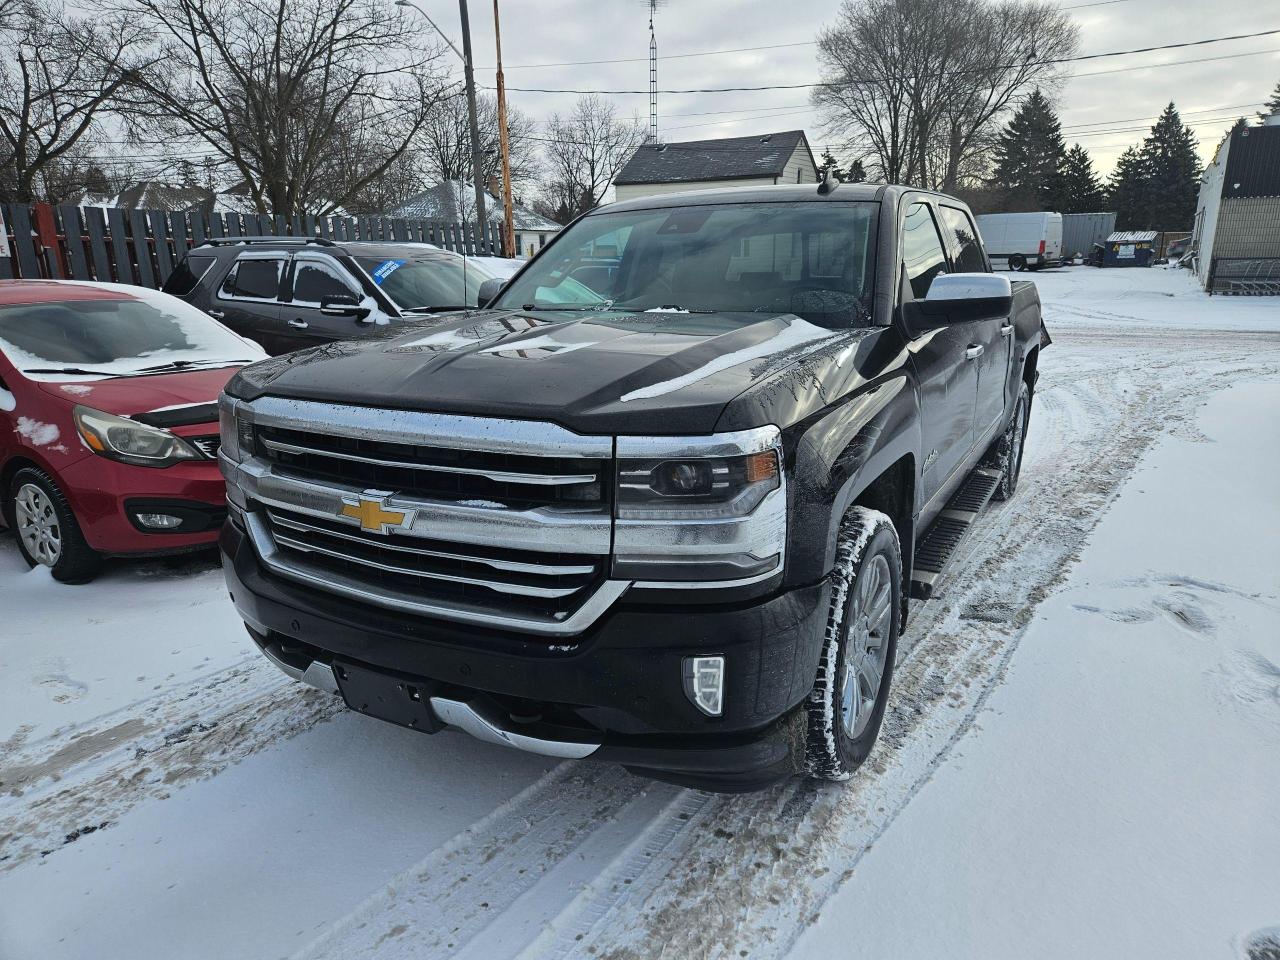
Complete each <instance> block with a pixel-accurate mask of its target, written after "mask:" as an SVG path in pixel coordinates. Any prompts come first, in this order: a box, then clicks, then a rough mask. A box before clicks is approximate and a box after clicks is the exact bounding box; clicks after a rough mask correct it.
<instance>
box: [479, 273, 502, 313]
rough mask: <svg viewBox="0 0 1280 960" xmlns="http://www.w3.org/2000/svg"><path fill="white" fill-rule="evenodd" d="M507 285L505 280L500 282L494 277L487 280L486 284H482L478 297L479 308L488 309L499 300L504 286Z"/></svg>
mask: <svg viewBox="0 0 1280 960" xmlns="http://www.w3.org/2000/svg"><path fill="white" fill-rule="evenodd" d="M505 283H506V281H505V280H499V279H498V278H497V277H494V278H493V279H491V280H486V281H485V282H484V283H482V284H480V292H479V294H478V295H477V300H478V301H479V306H481V307H487V306H488V305H489V304H491V303H493V301H495V300H497V299H498V294H500V293H501V292H502V286H503V284H505Z"/></svg>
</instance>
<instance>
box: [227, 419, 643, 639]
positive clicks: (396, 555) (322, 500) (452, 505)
mask: <svg viewBox="0 0 1280 960" xmlns="http://www.w3.org/2000/svg"><path fill="white" fill-rule="evenodd" d="M237 416H238V417H241V418H243V419H244V420H245V421H247V422H248V423H251V424H252V425H253V430H252V440H253V446H252V448H251V449H244V450H242V451H241V455H242V459H241V460H240V461H239V462H233V461H230V460H227V459H225V458H224V460H223V467H224V471H225V472H226V475H227V481H228V492H229V494H231V495H232V502H233V504H234V505H235V506H237V507H238V508H239V510H240V511H241V512H240V513H239V514H238V516H239V517H240V519H241V521H242V522H243V524H244V526H245V529H246V530H247V531H248V533H249V535H250V539H251V541H252V542H253V545H254V548H255V550H256V551H257V553H258V555H259V558H260V559H261V560H262V563H263V565H264V566H265V567H266V568H267V569H268V570H270V571H272V572H273V573H275V574H277V575H279V576H282V577H285V578H287V579H291V580H294V581H298V582H301V583H304V584H306V585H308V586H310V587H313V588H314V589H317V590H323V591H327V592H330V593H335V594H340V595H343V596H346V597H350V598H352V599H355V600H358V601H360V602H363V603H368V604H373V605H375V606H380V607H384V608H389V609H394V610H400V611H405V612H409V613H414V614H419V615H422V616H427V617H439V618H442V619H448V620H454V621H460V622H465V623H474V624H479V625H483V626H488V627H491V628H495V629H502V628H507V629H513V630H518V631H523V632H529V633H541V634H550V635H567V634H574V633H580V632H581V631H582V630H584V629H585V628H586V627H588V626H590V625H591V623H593V622H594V621H595V620H596V619H597V618H598V617H599V616H600V614H601V613H603V611H604V610H606V609H608V607H609V606H610V605H611V604H612V603H613V602H614V601H615V600H616V599H617V598H618V597H620V596H621V595H622V594H623V593H624V592H625V591H626V590H627V589H628V587H629V586H630V583H628V582H620V581H614V580H610V579H608V574H609V555H610V546H611V542H612V497H611V491H612V486H613V479H612V459H611V458H612V452H613V450H612V440H611V438H597V437H582V436H580V435H577V434H573V433H570V432H569V431H567V430H564V429H563V428H560V427H557V426H555V425H553V424H547V423H521V422H516V421H509V420H490V419H485V418H479V417H461V416H445V415H437V414H426V413H415V412H410V411H387V410H369V409H364V408H357V407H347V406H342V405H336V404H323V403H313V402H309V401H293V400H281V399H278V398H271V397H267V398H262V399H260V400H257V401H254V402H253V403H252V404H244V403H241V404H239V405H238V409H237ZM363 508H370V509H373V510H374V511H375V513H377V515H378V517H379V518H381V517H382V516H383V515H384V514H389V515H390V516H392V517H394V518H396V519H395V520H394V521H393V522H390V523H383V522H382V521H381V519H379V521H378V522H377V523H376V524H375V523H374V521H372V520H367V519H366V518H365V517H364V515H363V514H362V509H363Z"/></svg>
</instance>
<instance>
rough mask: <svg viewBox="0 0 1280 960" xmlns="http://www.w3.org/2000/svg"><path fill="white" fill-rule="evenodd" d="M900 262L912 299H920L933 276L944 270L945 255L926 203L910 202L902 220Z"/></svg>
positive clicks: (922, 297) (945, 270) (926, 290)
mask: <svg viewBox="0 0 1280 960" xmlns="http://www.w3.org/2000/svg"><path fill="white" fill-rule="evenodd" d="M902 264H903V266H904V267H905V268H906V274H907V283H908V284H910V285H911V295H912V297H913V299H916V300H923V299H924V298H925V296H926V295H927V294H928V292H929V287H930V286H931V285H932V284H933V278H934V277H936V276H937V275H938V274H940V273H946V272H947V255H946V253H945V252H943V249H942V238H941V237H939V236H938V226H937V224H936V223H934V221H933V213H932V212H931V211H930V210H929V205H928V204H927V203H914V204H912V205H911V207H910V208H909V209H908V210H907V216H906V219H905V220H903V222H902Z"/></svg>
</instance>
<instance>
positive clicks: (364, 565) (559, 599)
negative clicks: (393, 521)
mask: <svg viewBox="0 0 1280 960" xmlns="http://www.w3.org/2000/svg"><path fill="white" fill-rule="evenodd" d="M266 518H267V523H268V526H269V528H270V531H271V536H272V539H274V540H275V542H276V545H277V546H278V547H280V548H281V549H282V550H284V551H286V552H292V553H295V554H305V555H307V559H308V560H310V561H311V562H312V563H314V564H315V565H316V566H317V567H318V568H322V569H333V570H336V571H341V572H343V573H346V574H349V575H352V576H357V577H360V578H361V579H363V580H365V581H367V582H369V583H370V584H382V585H388V586H392V587H394V588H395V589H397V590H401V591H405V592H411V593H419V594H422V595H424V596H425V595H430V596H433V597H437V598H445V597H447V598H450V599H454V600H458V601H463V602H465V601H468V600H470V601H474V602H475V603H477V604H495V603H496V604H500V603H503V602H508V603H512V602H514V603H516V604H517V605H521V606H524V607H537V608H539V609H541V610H542V611H543V612H545V613H548V614H552V615H554V614H557V613H560V612H562V611H565V610H570V609H572V608H573V607H574V606H576V604H577V603H578V602H580V601H581V595H582V594H583V592H584V591H586V590H587V589H588V588H590V587H591V586H592V585H593V584H594V583H595V582H596V581H597V580H598V579H599V578H600V577H601V576H602V574H603V569H604V558H603V557H592V556H589V555H583V554H560V553H537V552H533V551H527V550H507V549H502V548H497V547H480V546H469V545H459V544H456V543H448V542H442V541H436V540H426V539H422V538H419V537H408V536H399V535H395V534H391V535H387V536H383V535H381V534H375V533H366V532H364V531H363V530H360V529H359V528H355V529H353V528H351V527H348V526H344V525H342V524H340V523H338V522H336V521H328V520H322V519H318V518H316V517H311V516H308V515H306V514H301V513H295V512H292V511H287V510H278V509H268V510H267V511H266Z"/></svg>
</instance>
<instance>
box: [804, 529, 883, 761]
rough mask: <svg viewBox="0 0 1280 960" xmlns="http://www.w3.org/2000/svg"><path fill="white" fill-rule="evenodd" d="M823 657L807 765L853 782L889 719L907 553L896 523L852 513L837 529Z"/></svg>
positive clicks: (812, 701) (811, 708)
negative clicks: (886, 713) (887, 711)
mask: <svg viewBox="0 0 1280 960" xmlns="http://www.w3.org/2000/svg"><path fill="white" fill-rule="evenodd" d="M837 538H838V539H837V541H836V561H835V570H834V572H833V573H832V590H831V605H830V607H829V608H828V611H827V622H826V628H825V631H824V634H823V641H822V657H821V659H820V660H819V662H818V677H817V680H816V681H815V683H814V685H813V692H812V693H810V694H809V699H808V701H807V702H806V704H805V709H806V711H807V715H808V716H807V719H808V725H807V731H806V743H805V764H806V766H807V768H808V771H809V775H810V776H812V777H814V778H816V779H820V780H848V779H849V778H850V777H851V776H853V773H854V771H855V770H857V769H858V767H860V766H861V765H862V763H863V761H865V760H866V759H867V756H868V754H870V753H871V748H872V747H873V746H874V745H875V742H876V737H877V736H878V735H879V733H880V723H881V721H882V720H883V719H884V709H885V703H886V702H887V701H888V697H889V685H890V682H891V681H892V679H893V661H894V655H895V653H896V652H897V646H898V644H897V639H898V632H899V630H900V628H901V622H902V621H901V617H902V602H901V601H902V548H901V546H900V545H899V543H898V532H897V530H896V529H895V528H894V526H893V521H892V520H890V519H889V518H888V517H887V516H885V515H884V514H883V513H880V512H879V511H877V510H869V509H866V508H865V507H854V508H853V509H852V510H850V511H849V513H848V514H847V515H846V516H845V518H844V520H842V521H841V523H840V530H839V533H838V534H837Z"/></svg>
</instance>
